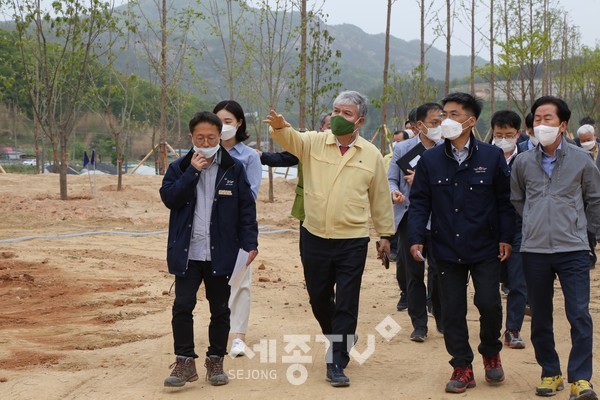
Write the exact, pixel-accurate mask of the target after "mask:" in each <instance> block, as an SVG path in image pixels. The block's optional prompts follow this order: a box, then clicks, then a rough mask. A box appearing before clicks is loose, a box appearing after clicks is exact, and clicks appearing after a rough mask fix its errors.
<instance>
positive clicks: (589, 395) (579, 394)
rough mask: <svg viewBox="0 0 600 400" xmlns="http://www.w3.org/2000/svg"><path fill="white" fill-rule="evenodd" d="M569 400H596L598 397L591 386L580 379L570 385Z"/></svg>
mask: <svg viewBox="0 0 600 400" xmlns="http://www.w3.org/2000/svg"><path fill="white" fill-rule="evenodd" d="M569 400H598V396H597V395H596V392H594V387H593V386H592V384H591V383H590V382H589V381H585V380H583V379H582V380H579V381H575V382H573V383H571V396H569Z"/></svg>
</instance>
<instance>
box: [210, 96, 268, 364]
mask: <svg viewBox="0 0 600 400" xmlns="http://www.w3.org/2000/svg"><path fill="white" fill-rule="evenodd" d="M213 113H215V114H216V115H217V116H218V117H219V118H220V119H221V121H222V122H223V130H222V131H221V146H223V147H224V148H225V150H227V151H228V152H229V154H231V156H232V157H234V158H236V159H238V160H239V161H241V162H242V164H243V165H244V168H245V169H246V176H247V177H248V182H249V183H250V188H251V189H252V194H254V199H256V198H257V197H258V189H259V188H260V181H261V178H262V165H261V163H260V157H259V155H258V154H257V153H256V151H255V150H254V149H252V148H251V147H248V146H246V145H245V144H244V143H243V142H244V140H246V139H248V137H249V135H248V134H247V133H246V120H245V119H244V110H243V109H242V106H240V105H239V103H237V102H236V101H233V100H224V101H221V102H220V103H219V104H217V105H216V106H215V108H214V110H213ZM251 286H252V269H251V268H248V269H247V270H246V274H245V275H244V277H243V279H242V283H241V284H240V286H239V287H237V288H233V287H232V288H231V295H230V297H229V308H230V309H231V317H230V323H231V328H230V331H229V332H230V333H231V334H232V335H233V336H234V338H233V342H232V344H231V350H229V354H230V355H231V356H233V357H236V356H241V355H244V354H245V352H246V343H245V340H246V332H247V330H248V319H249V317H250V302H251V297H250V287H251Z"/></svg>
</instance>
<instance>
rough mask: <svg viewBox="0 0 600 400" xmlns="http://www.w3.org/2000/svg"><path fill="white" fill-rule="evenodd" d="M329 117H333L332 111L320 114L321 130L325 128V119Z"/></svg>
mask: <svg viewBox="0 0 600 400" xmlns="http://www.w3.org/2000/svg"><path fill="white" fill-rule="evenodd" d="M327 117H331V113H330V112H327V113H323V114H321V115H319V130H321V128H323V125H325V120H326V119H327Z"/></svg>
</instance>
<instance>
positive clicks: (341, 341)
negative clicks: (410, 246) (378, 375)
mask: <svg viewBox="0 0 600 400" xmlns="http://www.w3.org/2000/svg"><path fill="white" fill-rule="evenodd" d="M300 235H301V237H302V265H303V266H304V279H305V281H306V290H307V291H308V297H309V299H310V305H311V307H312V312H313V314H314V316H315V318H316V319H317V321H318V322H319V325H320V326H321V331H322V332H323V334H324V335H326V336H329V337H330V338H332V346H331V348H330V352H332V359H328V360H327V362H333V363H335V364H339V365H341V366H342V367H345V366H346V365H347V364H348V361H349V360H350V357H349V355H348V352H349V349H350V348H351V347H352V345H353V344H354V342H353V340H354V333H355V332H356V324H357V322H358V304H359V295H360V283H361V280H362V274H363V271H364V268H365V261H366V259H367V245H368V243H369V238H356V239H324V238H321V237H318V236H315V235H313V234H311V233H310V232H309V231H308V230H306V228H304V227H303V228H302V229H301V231H300ZM334 286H335V291H334ZM330 335H341V337H332V336H330ZM348 335H351V336H350V343H348V339H349V337H348ZM349 344H350V346H348V345H349ZM328 358H329V355H328Z"/></svg>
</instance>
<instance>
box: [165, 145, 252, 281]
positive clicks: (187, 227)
mask: <svg viewBox="0 0 600 400" xmlns="http://www.w3.org/2000/svg"><path fill="white" fill-rule="evenodd" d="M193 152H194V151H193V150H190V152H189V153H188V154H187V155H185V156H183V157H181V158H179V159H177V160H175V161H173V162H172V163H171V164H170V165H169V168H168V170H167V173H166V174H165V177H164V178H163V182H162V186H161V188H160V197H161V199H162V201H163V203H164V204H165V206H167V208H168V209H170V210H171V213H170V216H169V238H168V244H167V264H168V266H169V272H170V273H171V274H174V275H177V276H181V277H183V276H185V273H186V271H187V265H188V249H189V246H190V239H191V237H192V229H193V226H192V225H193V222H194V211H195V208H196V195H197V194H196V184H197V183H198V180H199V179H200V174H201V173H202V172H201V171H198V170H197V169H196V168H194V167H193V166H192V165H191V160H192V154H193ZM217 156H220V164H219V169H218V171H217V181H216V187H215V198H214V201H213V205H212V214H211V219H210V256H211V259H212V269H213V275H214V276H223V275H225V276H229V275H231V273H232V272H233V267H234V266H235V260H236V258H237V255H238V252H239V249H240V248H242V249H244V250H246V251H248V252H249V251H251V250H257V248H258V224H257V222H256V202H255V201H254V196H253V195H252V191H251V189H250V184H249V183H248V179H247V178H246V172H245V171H244V166H243V165H242V163H241V162H239V161H238V160H236V159H234V158H233V157H231V155H229V153H228V152H227V151H226V150H224V149H223V148H220V149H219V153H218V154H217Z"/></svg>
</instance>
